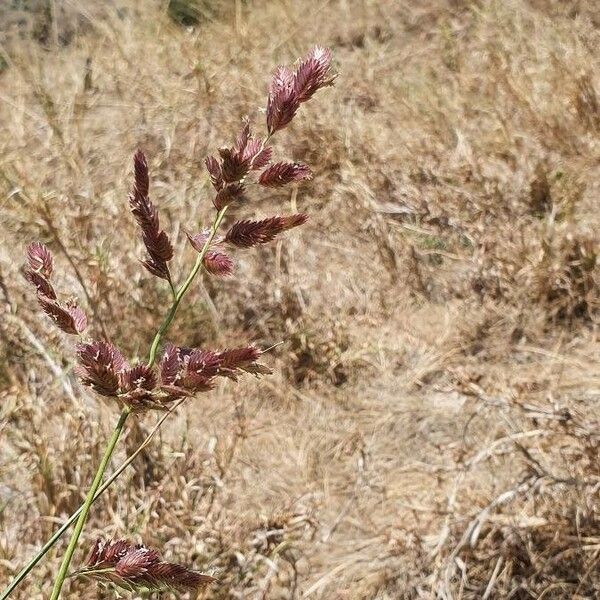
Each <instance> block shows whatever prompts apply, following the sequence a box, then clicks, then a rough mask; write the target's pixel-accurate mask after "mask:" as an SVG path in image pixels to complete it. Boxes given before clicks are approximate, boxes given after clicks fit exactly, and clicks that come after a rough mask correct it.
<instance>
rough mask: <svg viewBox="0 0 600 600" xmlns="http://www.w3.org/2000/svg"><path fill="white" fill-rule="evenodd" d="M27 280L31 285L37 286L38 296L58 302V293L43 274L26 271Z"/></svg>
mask: <svg viewBox="0 0 600 600" xmlns="http://www.w3.org/2000/svg"><path fill="white" fill-rule="evenodd" d="M25 278H26V279H27V281H29V283H31V284H33V285H34V286H35V289H36V290H37V291H38V294H40V295H41V296H45V297H46V298H50V299H51V300H56V292H55V291H54V288H53V287H52V284H51V283H50V282H49V281H48V280H47V279H46V278H45V277H44V276H43V275H42V274H41V273H39V272H38V271H32V270H31V269H27V270H26V271H25Z"/></svg>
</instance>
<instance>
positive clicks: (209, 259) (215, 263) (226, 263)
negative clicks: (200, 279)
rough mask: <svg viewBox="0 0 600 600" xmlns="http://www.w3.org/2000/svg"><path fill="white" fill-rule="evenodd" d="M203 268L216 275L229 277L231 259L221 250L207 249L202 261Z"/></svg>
mask: <svg viewBox="0 0 600 600" xmlns="http://www.w3.org/2000/svg"><path fill="white" fill-rule="evenodd" d="M202 264H203V265H204V268H205V269H206V270H207V271H208V272H209V273H210V274H211V275H217V276H218V277H229V276H230V275H231V274H232V273H233V261H232V260H231V258H229V256H227V255H226V254H223V253H222V252H215V251H214V250H209V251H208V252H207V253H206V255H205V256H204V260H203V261H202Z"/></svg>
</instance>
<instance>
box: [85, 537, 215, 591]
mask: <svg viewBox="0 0 600 600" xmlns="http://www.w3.org/2000/svg"><path fill="white" fill-rule="evenodd" d="M78 574H80V575H85V576H88V577H94V578H95V579H98V580H100V581H107V582H111V583H114V584H116V585H119V586H121V587H124V588H126V589H130V590H141V589H142V588H146V589H148V590H149V591H152V592H160V591H167V590H176V591H178V592H188V591H189V592H197V591H199V590H200V589H201V588H203V587H205V586H206V585H208V584H210V583H213V582H215V581H217V580H216V579H215V578H214V577H211V576H210V575H205V574H204V573H200V572H198V571H193V570H192V569H188V568H186V567H184V566H182V565H178V564H175V563H170V562H166V561H163V560H162V559H161V557H160V554H159V553H158V552H157V551H156V550H153V549H151V548H146V547H145V546H143V545H141V544H133V543H131V542H129V541H128V540H118V541H116V542H112V541H111V540H107V541H104V540H97V541H96V543H95V544H94V546H93V547H92V550H91V552H90V554H89V556H88V559H87V561H86V565H85V567H84V568H83V569H81V570H80V571H79V572H78Z"/></svg>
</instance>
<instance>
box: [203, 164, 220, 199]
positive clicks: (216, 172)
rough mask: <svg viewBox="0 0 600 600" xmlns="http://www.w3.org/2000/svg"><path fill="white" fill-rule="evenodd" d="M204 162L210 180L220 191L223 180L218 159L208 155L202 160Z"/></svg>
mask: <svg viewBox="0 0 600 600" xmlns="http://www.w3.org/2000/svg"><path fill="white" fill-rule="evenodd" d="M204 164H205V165H206V169H207V170H208V174H209V176H210V182H211V183H212V185H213V187H214V188H215V190H217V192H218V191H220V190H221V189H222V188H223V185H224V181H223V173H222V171H221V166H220V165H219V161H218V160H217V159H216V158H215V157H214V156H208V157H207V158H206V160H205V161H204Z"/></svg>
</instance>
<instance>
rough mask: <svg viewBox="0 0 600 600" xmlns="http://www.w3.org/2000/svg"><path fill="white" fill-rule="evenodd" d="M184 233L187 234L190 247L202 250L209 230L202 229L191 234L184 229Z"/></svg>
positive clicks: (198, 250)
mask: <svg viewBox="0 0 600 600" xmlns="http://www.w3.org/2000/svg"><path fill="white" fill-rule="evenodd" d="M186 235H187V239H188V241H189V243H190V245H191V246H192V248H193V249H194V250H195V251H196V252H202V248H204V244H206V241H207V240H208V237H209V235H210V232H209V231H202V232H200V233H196V234H195V235H191V234H190V233H188V232H187V231H186Z"/></svg>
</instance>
